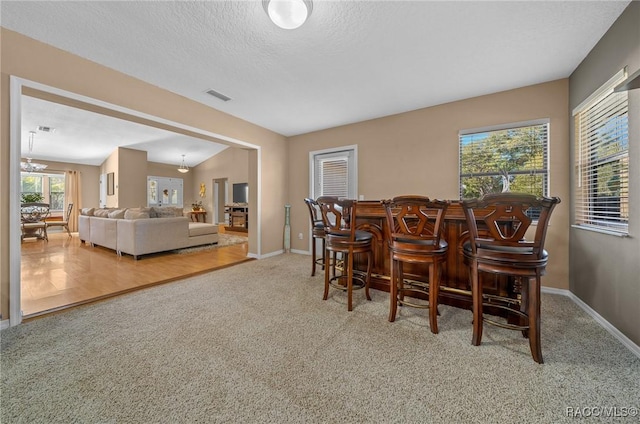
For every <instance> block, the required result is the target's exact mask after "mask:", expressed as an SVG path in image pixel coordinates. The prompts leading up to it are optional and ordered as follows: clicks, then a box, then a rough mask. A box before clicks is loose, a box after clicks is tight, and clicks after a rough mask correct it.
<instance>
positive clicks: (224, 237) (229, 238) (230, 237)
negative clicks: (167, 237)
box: [175, 233, 248, 253]
mask: <svg viewBox="0 0 640 424" xmlns="http://www.w3.org/2000/svg"><path fill="white" fill-rule="evenodd" d="M247 241H248V237H246V236H238V235H235V234H227V233H220V234H218V243H216V244H205V245H203V246H195V247H186V248H184V249H177V250H175V253H191V252H199V251H201V250H210V249H217V248H218V247H223V246H232V245H234V244H240V243H246V242H247Z"/></svg>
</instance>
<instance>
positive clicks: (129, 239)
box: [78, 208, 219, 259]
mask: <svg viewBox="0 0 640 424" xmlns="http://www.w3.org/2000/svg"><path fill="white" fill-rule="evenodd" d="M141 209H142V210H146V211H149V209H150V208H136V209H135V210H134V209H130V210H129V212H130V213H126V211H127V210H116V209H99V210H90V209H83V210H82V211H81V215H80V216H79V217H78V233H79V237H80V240H81V241H82V242H88V243H90V244H91V245H98V246H103V247H107V248H109V249H113V250H115V251H116V252H117V253H118V254H119V255H120V254H122V253H126V254H129V255H132V256H133V257H134V259H138V257H140V256H141V255H146V254H149V253H157V252H165V251H168V250H175V249H182V248H185V247H193V246H200V245H205V244H215V243H217V242H218V237H219V236H218V226H217V225H214V224H207V223H202V222H191V221H190V220H189V218H187V217H185V216H171V215H167V214H165V215H161V216H160V217H153V218H151V217H149V215H150V214H149V213H148V212H143V213H141V212H140V210H141ZM105 211H107V212H105ZM163 212H166V211H163ZM94 213H95V214H99V216H96V215H94ZM180 213H181V212H180ZM151 214H153V215H154V216H156V215H155V214H154V213H153V210H152V208H151ZM126 218H130V219H126Z"/></svg>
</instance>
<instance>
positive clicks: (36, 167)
mask: <svg viewBox="0 0 640 424" xmlns="http://www.w3.org/2000/svg"><path fill="white" fill-rule="evenodd" d="M35 135H36V132H35V131H29V155H31V151H32V150H33V137H34V136H35ZM46 167H47V165H45V164H43V163H35V162H31V158H30V157H27V161H26V162H20V169H21V170H23V171H25V172H38V171H42V170H43V169H45V168H46Z"/></svg>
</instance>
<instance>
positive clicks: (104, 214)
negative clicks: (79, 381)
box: [93, 209, 111, 218]
mask: <svg viewBox="0 0 640 424" xmlns="http://www.w3.org/2000/svg"><path fill="white" fill-rule="evenodd" d="M109 212H111V210H110V209H96V210H95V211H94V212H93V216H97V217H99V218H109Z"/></svg>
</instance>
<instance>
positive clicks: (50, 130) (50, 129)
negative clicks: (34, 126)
mask: <svg viewBox="0 0 640 424" xmlns="http://www.w3.org/2000/svg"><path fill="white" fill-rule="evenodd" d="M38 131H40V132H46V133H51V134H53V133H54V132H56V129H55V128H51V127H44V126H42V125H40V126H38Z"/></svg>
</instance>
